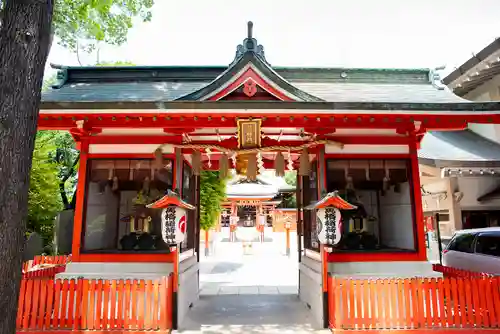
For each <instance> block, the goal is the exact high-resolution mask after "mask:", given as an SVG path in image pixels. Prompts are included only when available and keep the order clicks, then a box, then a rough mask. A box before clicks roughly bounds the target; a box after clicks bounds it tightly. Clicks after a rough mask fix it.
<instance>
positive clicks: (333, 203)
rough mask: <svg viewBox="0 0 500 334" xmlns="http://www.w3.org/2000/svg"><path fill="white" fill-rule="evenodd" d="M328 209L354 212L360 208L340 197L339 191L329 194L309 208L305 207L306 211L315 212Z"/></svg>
mask: <svg viewBox="0 0 500 334" xmlns="http://www.w3.org/2000/svg"><path fill="white" fill-rule="evenodd" d="M327 207H334V208H337V209H341V210H354V209H357V208H358V207H357V206H355V205H353V204H351V203H349V202H347V201H346V200H345V199H343V198H342V197H340V196H339V194H338V192H337V191H334V192H332V193H328V194H327V195H326V196H325V197H323V198H322V199H321V200H319V201H318V202H316V203H314V204H311V205H308V206H307V207H305V209H307V210H313V209H324V208H327Z"/></svg>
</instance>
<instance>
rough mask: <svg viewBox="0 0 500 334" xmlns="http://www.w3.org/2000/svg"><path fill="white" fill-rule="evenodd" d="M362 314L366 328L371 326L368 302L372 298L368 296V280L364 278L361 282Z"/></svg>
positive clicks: (371, 320) (370, 301)
mask: <svg viewBox="0 0 500 334" xmlns="http://www.w3.org/2000/svg"><path fill="white" fill-rule="evenodd" d="M362 302H363V316H364V318H365V326H366V328H371V327H372V324H373V317H372V316H371V314H370V304H371V303H372V299H371V298H370V281H369V280H366V281H364V282H363V299H362Z"/></svg>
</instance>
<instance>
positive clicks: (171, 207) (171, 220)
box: [147, 190, 195, 246]
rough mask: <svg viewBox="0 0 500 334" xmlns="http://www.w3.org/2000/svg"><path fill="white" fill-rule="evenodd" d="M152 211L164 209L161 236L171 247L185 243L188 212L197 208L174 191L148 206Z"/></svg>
mask: <svg viewBox="0 0 500 334" xmlns="http://www.w3.org/2000/svg"><path fill="white" fill-rule="evenodd" d="M147 207H148V208H151V209H162V212H161V236H162V239H163V241H164V242H165V243H166V244H167V245H169V246H176V245H177V244H180V243H181V242H183V241H184V239H185V237H186V232H187V224H188V221H187V220H188V216H187V210H194V209H195V207H194V206H193V205H191V204H188V203H186V202H184V201H183V200H181V199H180V197H179V195H178V194H177V193H175V192H173V191H170V190H169V191H168V192H167V194H166V195H165V196H163V197H162V198H160V199H159V200H157V201H156V202H154V203H151V204H149V205H148V206H147Z"/></svg>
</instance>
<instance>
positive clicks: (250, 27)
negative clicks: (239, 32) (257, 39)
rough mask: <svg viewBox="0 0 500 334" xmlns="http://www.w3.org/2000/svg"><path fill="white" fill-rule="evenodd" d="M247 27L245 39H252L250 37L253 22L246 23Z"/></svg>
mask: <svg viewBox="0 0 500 334" xmlns="http://www.w3.org/2000/svg"><path fill="white" fill-rule="evenodd" d="M247 25H248V35H247V36H248V37H247V38H248V39H252V38H253V36H252V35H253V22H252V21H248V23H247Z"/></svg>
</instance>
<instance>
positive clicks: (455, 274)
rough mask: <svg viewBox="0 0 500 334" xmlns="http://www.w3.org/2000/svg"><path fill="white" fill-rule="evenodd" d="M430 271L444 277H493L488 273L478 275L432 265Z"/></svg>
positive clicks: (473, 272)
mask: <svg viewBox="0 0 500 334" xmlns="http://www.w3.org/2000/svg"><path fill="white" fill-rule="evenodd" d="M432 270H434V271H437V272H440V273H443V276H444V277H468V278H472V277H478V278H479V277H493V276H494V275H492V274H488V273H480V272H476V271H469V270H463V269H458V268H454V267H446V266H443V265H441V264H433V265H432Z"/></svg>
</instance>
